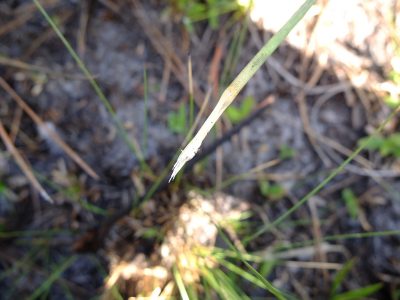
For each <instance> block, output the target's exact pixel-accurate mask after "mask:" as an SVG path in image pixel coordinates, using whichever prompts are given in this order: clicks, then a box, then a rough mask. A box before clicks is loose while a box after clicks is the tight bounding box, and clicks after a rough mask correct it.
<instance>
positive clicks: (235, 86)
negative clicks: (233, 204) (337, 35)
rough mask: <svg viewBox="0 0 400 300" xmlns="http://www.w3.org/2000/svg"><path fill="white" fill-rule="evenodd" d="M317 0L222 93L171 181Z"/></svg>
mask: <svg viewBox="0 0 400 300" xmlns="http://www.w3.org/2000/svg"><path fill="white" fill-rule="evenodd" d="M315 1H316V0H306V1H305V2H304V4H303V5H302V6H301V7H300V8H299V9H298V10H297V11H296V12H295V13H294V15H293V16H292V17H291V18H290V19H289V20H288V21H287V22H286V24H285V25H283V27H282V28H281V29H280V30H279V31H278V32H277V33H275V34H274V36H273V37H272V38H271V39H270V40H269V41H268V42H267V43H266V44H265V45H264V46H263V47H262V48H261V49H260V50H259V51H258V53H257V54H256V55H255V56H254V57H253V58H252V59H251V60H250V62H249V63H248V64H247V65H246V66H245V67H244V68H243V70H242V71H241V72H240V73H239V75H238V76H237V77H236V78H235V79H234V80H233V82H232V83H231V84H230V85H229V86H228V87H227V88H226V90H225V91H224V92H223V93H222V96H221V98H220V99H219V101H218V103H217V105H216V106H215V108H214V109H213V111H212V112H211V114H210V115H209V116H208V118H207V120H206V121H205V122H204V124H203V126H202V127H201V128H200V129H199V131H198V132H197V134H196V135H195V136H194V138H193V139H192V140H191V141H190V142H189V144H188V145H187V146H186V147H185V149H183V151H182V153H181V154H180V155H179V157H178V159H177V161H176V163H175V164H174V167H173V169H172V174H171V177H170V179H169V182H171V181H172V180H173V179H174V178H175V176H176V174H178V172H179V171H180V170H181V169H182V168H183V166H184V165H185V164H186V163H187V162H188V161H189V160H191V159H192V158H193V157H194V156H195V155H196V153H197V151H198V150H199V148H200V146H201V144H202V143H203V141H204V139H205V138H206V136H207V134H208V133H209V132H210V130H211V128H212V127H213V126H214V124H215V123H216V122H217V120H218V119H219V117H220V116H221V115H222V114H223V112H224V111H225V109H226V108H227V107H228V106H229V105H230V104H231V103H232V102H233V100H235V98H236V96H237V95H238V94H239V92H240V91H241V90H242V88H243V87H244V86H245V85H246V83H247V82H248V81H249V80H250V78H251V77H253V75H254V73H255V72H256V71H257V70H258V69H259V68H260V67H261V66H262V65H263V64H264V62H265V60H266V59H267V57H268V56H270V55H271V54H272V53H273V52H274V51H275V49H276V48H278V46H279V45H280V44H281V43H282V41H283V40H284V39H285V38H286V36H287V35H288V34H289V32H290V31H291V30H292V29H293V27H294V26H295V25H296V24H297V23H298V22H299V21H300V20H301V19H302V18H303V17H304V15H305V14H306V12H307V11H308V10H309V9H310V8H311V6H312V5H313V4H314V3H315Z"/></svg>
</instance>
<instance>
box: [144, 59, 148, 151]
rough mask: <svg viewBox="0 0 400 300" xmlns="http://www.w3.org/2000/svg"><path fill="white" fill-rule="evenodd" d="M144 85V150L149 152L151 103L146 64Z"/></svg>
mask: <svg viewBox="0 0 400 300" xmlns="http://www.w3.org/2000/svg"><path fill="white" fill-rule="evenodd" d="M143 86H144V113H143V114H144V125H143V151H144V152H147V141H148V127H149V124H148V109H149V108H148V105H149V104H148V103H149V87H148V81H147V68H146V65H145V66H144V69H143Z"/></svg>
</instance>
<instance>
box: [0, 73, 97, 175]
mask: <svg viewBox="0 0 400 300" xmlns="http://www.w3.org/2000/svg"><path fill="white" fill-rule="evenodd" d="M0 86H1V87H2V88H3V89H4V90H5V91H6V92H7V93H8V94H9V95H10V96H11V98H12V99H13V100H14V101H15V102H17V104H18V105H19V106H20V107H21V108H22V109H23V111H24V112H25V113H26V114H27V115H28V116H29V117H30V118H31V119H32V120H33V122H34V123H35V124H36V125H37V126H38V128H41V129H43V130H45V132H46V133H47V134H48V135H49V136H50V137H51V139H52V140H53V141H54V142H55V143H56V144H57V145H58V146H59V147H60V148H61V149H63V150H64V152H65V153H66V154H67V155H68V156H69V157H70V158H71V159H72V160H73V161H74V162H75V163H76V164H77V165H78V166H80V167H81V168H82V169H83V170H84V171H85V172H86V173H87V174H88V175H89V176H91V177H92V178H93V179H95V180H98V179H99V176H98V175H97V174H96V172H95V171H94V170H93V169H92V168H91V167H90V166H89V165H88V164H87V163H86V162H84V161H83V159H81V158H80V156H79V155H78V154H77V153H76V152H75V151H74V150H73V149H72V148H71V147H70V146H68V145H67V144H66V143H65V142H64V140H63V139H62V138H61V137H60V136H59V135H58V133H57V132H56V131H54V130H53V129H52V128H50V127H49V126H47V124H46V123H45V122H44V121H43V120H42V119H41V118H40V117H39V115H37V114H36V113H35V112H34V111H33V110H32V108H30V107H29V105H28V104H27V103H26V102H25V101H24V100H23V99H22V98H21V97H20V96H19V95H18V94H17V93H16V91H15V90H14V89H13V88H12V87H11V86H10V85H9V84H8V83H7V82H6V81H5V80H4V79H3V78H2V77H0Z"/></svg>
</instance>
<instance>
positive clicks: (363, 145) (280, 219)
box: [243, 106, 400, 244]
mask: <svg viewBox="0 0 400 300" xmlns="http://www.w3.org/2000/svg"><path fill="white" fill-rule="evenodd" d="M399 110H400V106H398V107H397V108H396V109H395V110H393V112H392V113H391V114H390V115H389V117H388V118H387V119H386V120H385V121H384V122H383V123H382V124H381V125H380V126H379V127H378V129H376V130H375V131H374V133H373V134H372V135H371V136H370V137H369V138H368V139H366V140H365V141H363V142H362V143H361V144H360V146H359V147H358V148H357V149H356V150H355V151H354V152H353V153H352V154H351V155H350V156H349V157H348V158H347V159H346V160H345V161H344V162H343V163H342V164H341V165H340V166H338V167H337V168H336V169H335V170H333V171H332V173H331V174H330V175H329V176H328V177H326V178H325V179H324V180H323V181H322V182H321V183H320V184H319V185H317V186H316V187H315V188H314V189H313V190H311V192H309V193H308V194H307V195H305V196H304V197H303V198H302V199H301V200H299V202H297V203H296V204H295V205H293V206H292V207H291V208H290V209H288V210H287V211H286V212H285V213H283V214H282V215H281V216H280V217H278V218H277V219H276V220H275V221H274V222H272V223H270V224H266V225H265V226H263V227H261V228H260V229H259V230H258V231H256V232H255V233H254V234H253V235H251V236H250V237H247V238H246V239H245V240H244V241H243V243H244V244H247V243H248V242H250V241H251V240H253V239H255V238H256V237H258V236H259V235H261V234H263V233H264V232H266V231H268V230H270V229H271V228H274V227H276V226H277V225H279V224H280V223H282V222H283V221H284V220H285V219H287V218H288V217H289V216H290V215H291V214H292V213H294V212H295V211H296V210H297V209H299V208H300V207H301V206H302V205H303V204H304V203H306V202H307V201H308V200H309V199H310V198H311V197H313V196H315V195H316V194H317V193H318V192H319V191H320V190H321V189H322V188H323V187H324V186H325V185H327V184H328V183H329V182H330V181H331V180H332V179H333V178H335V177H336V176H337V175H338V174H339V173H340V172H342V171H343V170H344V168H345V167H346V166H347V165H348V164H349V163H350V162H351V161H352V160H353V159H354V158H355V157H356V156H357V155H358V154H360V152H361V151H362V150H364V149H365V148H366V147H367V145H368V144H369V142H370V140H371V139H372V136H374V135H376V134H378V133H380V132H381V131H382V130H383V128H384V127H385V126H386V124H388V122H389V121H390V120H391V119H392V118H393V117H394V116H395V115H396V114H397V113H398V112H399Z"/></svg>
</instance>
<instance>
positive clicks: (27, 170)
mask: <svg viewBox="0 0 400 300" xmlns="http://www.w3.org/2000/svg"><path fill="white" fill-rule="evenodd" d="M2 101H3V100H2ZM0 137H1V139H2V140H3V143H4V145H5V146H6V148H7V150H8V152H10V154H11V155H12V157H13V158H14V160H15V162H16V163H17V165H18V166H19V167H20V168H21V170H22V172H23V173H24V174H25V176H26V178H28V180H29V182H30V183H31V185H32V186H33V188H34V189H36V190H37V191H38V192H39V194H40V195H41V196H42V197H43V198H44V199H45V200H47V201H49V202H50V203H53V200H52V199H51V198H50V196H49V194H47V192H46V191H45V189H44V188H43V187H42V185H41V184H40V183H39V181H38V180H37V179H36V177H35V175H33V172H32V168H31V166H30V165H29V163H28V162H27V161H25V160H24V158H23V157H22V156H21V154H19V152H18V150H17V148H15V146H14V144H13V143H12V141H11V138H10V136H9V135H8V134H7V132H6V129H5V128H4V126H3V123H2V122H1V121H0Z"/></svg>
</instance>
